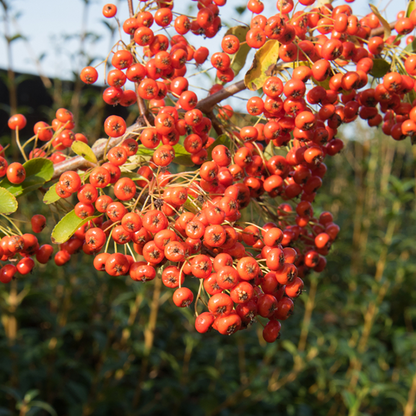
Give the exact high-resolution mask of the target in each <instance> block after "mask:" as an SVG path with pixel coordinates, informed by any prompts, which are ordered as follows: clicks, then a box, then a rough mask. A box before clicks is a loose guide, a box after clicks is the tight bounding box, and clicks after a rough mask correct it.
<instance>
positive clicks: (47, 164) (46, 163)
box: [0, 158, 54, 196]
mask: <svg viewBox="0 0 416 416" xmlns="http://www.w3.org/2000/svg"><path fill="white" fill-rule="evenodd" d="M23 167H24V168H25V171H26V179H25V180H24V181H23V182H22V183H21V184H19V185H15V184H13V183H11V182H10V181H9V180H8V179H7V178H5V179H3V180H2V181H1V182H0V186H1V187H3V188H6V189H7V190H8V191H9V192H10V193H11V194H13V195H14V196H21V195H24V194H27V193H28V192H31V191H34V190H36V189H38V188H40V187H41V186H42V185H43V184H44V183H45V182H48V181H50V180H51V179H52V176H53V172H54V169H53V163H52V162H51V161H50V160H49V159H42V158H36V159H31V160H29V161H27V162H26V163H24V164H23Z"/></svg>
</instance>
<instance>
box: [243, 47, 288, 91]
mask: <svg viewBox="0 0 416 416" xmlns="http://www.w3.org/2000/svg"><path fill="white" fill-rule="evenodd" d="M279 46H280V44H279V42H278V41H277V40H272V39H271V40H268V41H267V42H266V43H265V44H264V45H263V46H262V47H261V48H260V49H259V50H258V51H257V52H256V54H255V55H254V59H253V65H252V66H251V68H250V69H249V70H248V71H247V73H246V75H245V77H244V84H245V85H246V87H247V88H248V89H249V90H251V91H257V90H258V89H260V88H262V87H263V84H264V82H265V81H266V79H267V78H268V77H270V76H272V75H275V74H276V63H277V60H278V59H279Z"/></svg>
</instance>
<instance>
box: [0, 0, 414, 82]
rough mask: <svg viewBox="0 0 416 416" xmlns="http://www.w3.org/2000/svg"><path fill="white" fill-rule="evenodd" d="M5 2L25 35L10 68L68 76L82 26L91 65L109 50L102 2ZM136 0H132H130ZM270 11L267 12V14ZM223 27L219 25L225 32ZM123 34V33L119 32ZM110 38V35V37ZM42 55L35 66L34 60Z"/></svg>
mask: <svg viewBox="0 0 416 416" xmlns="http://www.w3.org/2000/svg"><path fill="white" fill-rule="evenodd" d="M6 1H7V2H8V4H9V7H10V9H11V10H10V13H9V18H8V26H9V36H10V35H11V36H13V35H16V34H18V33H20V34H21V35H22V36H24V37H25V39H26V40H22V39H18V40H15V41H14V42H13V43H12V65H13V69H14V70H15V71H18V72H28V73H33V74H37V73H39V70H40V71H41V72H42V73H43V74H44V75H46V76H49V77H56V76H58V77H63V78H66V79H70V78H71V77H72V71H79V70H80V69H81V68H82V67H83V65H84V63H85V60H84V62H83V58H82V56H81V57H80V56H79V50H80V40H79V33H80V32H81V31H82V28H83V27H84V28H85V30H86V31H87V32H89V33H91V35H90V37H89V38H88V39H87V41H86V43H85V44H86V51H87V52H88V55H89V56H90V57H96V58H97V59H96V60H95V61H94V64H96V63H98V62H99V61H100V60H101V59H103V58H104V57H105V56H106V54H107V53H108V51H109V47H110V42H111V36H110V31H109V29H108V27H107V26H106V25H105V23H104V22H103V21H104V20H106V21H107V23H110V24H113V23H114V19H105V18H104V17H103V16H102V13H101V10H102V8H103V5H104V4H106V3H107V2H106V1H102V0H90V1H89V3H90V5H89V6H88V8H87V14H86V15H85V14H84V13H85V12H84V11H85V7H84V4H85V1H84V0H36V1H33V0H6ZM114 3H115V4H116V5H117V7H118V13H117V15H118V16H120V19H121V21H123V20H124V19H125V18H126V17H127V14H128V10H127V1H126V0H117V1H116V2H114ZM264 3H265V4H266V8H267V9H269V10H270V12H272V10H273V8H274V5H275V2H274V1H273V0H272V1H270V0H265V1H264ZM343 3H344V2H341V1H339V0H338V1H335V2H334V3H333V4H334V6H335V5H339V4H343ZM137 4H138V2H137V0H135V1H134V5H135V6H136V5H137ZM190 4H192V5H193V6H194V10H195V4H196V3H195V2H194V1H189V0H186V1H185V0H176V5H175V10H176V7H177V6H179V7H178V8H177V9H178V11H181V12H185V13H190V12H191V11H190V10H189V5H190ZM244 4H245V2H244V1H240V0H228V2H227V4H226V6H225V7H223V8H221V15H222V18H223V20H224V21H226V22H228V23H230V24H231V25H232V26H234V25H237V24H238V23H237V22H233V21H232V20H231V19H230V17H231V16H235V17H236V18H237V19H241V20H242V21H245V22H249V20H250V18H251V13H250V12H249V11H246V12H244V13H243V14H242V15H241V16H238V14H237V13H236V12H235V7H237V6H243V5H244ZM374 4H375V5H376V6H378V7H379V9H380V10H382V9H383V8H384V7H385V6H386V5H387V9H386V12H385V13H384V15H385V16H386V17H388V18H389V19H388V20H389V21H392V20H394V18H395V15H396V14H397V12H398V11H399V10H401V9H404V8H405V7H406V4H407V2H406V1H405V0H394V1H390V3H389V4H388V2H387V1H385V0H383V1H381V2H380V5H379V4H378V2H377V0H376V1H375V2H374ZM350 5H351V6H352V7H353V8H354V10H355V12H356V13H357V14H361V15H364V14H366V13H368V12H369V11H370V10H369V6H368V1H365V0H356V1H355V2H354V3H350ZM270 14H271V13H270ZM0 16H1V22H0V51H2V53H0V68H7V65H8V60H7V54H6V53H4V52H5V51H6V42H5V39H4V34H5V22H4V10H2V7H1V6H0ZM225 30H226V28H223V31H224V32H225ZM95 35H98V36H99V37H100V39H99V40H98V41H97V42H91V40H92V39H93V37H94V36H95ZM124 37H125V38H127V35H125V36H124ZM190 37H191V38H192V40H193V41H194V43H195V44H196V45H198V44H199V45H204V46H205V45H210V49H215V50H219V47H218V41H217V40H215V41H212V40H204V39H202V38H201V37H195V36H193V35H191V36H190ZM113 41H114V42H115V41H116V38H113ZM41 57H43V58H42V59H41V60H40V62H39V65H40V66H39V65H37V64H36V60H37V59H39V58H41Z"/></svg>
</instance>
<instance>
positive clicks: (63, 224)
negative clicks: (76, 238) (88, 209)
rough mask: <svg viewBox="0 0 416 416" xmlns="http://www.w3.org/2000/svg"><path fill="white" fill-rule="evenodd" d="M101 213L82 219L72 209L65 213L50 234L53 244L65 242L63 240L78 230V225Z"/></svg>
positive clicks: (66, 239)
mask: <svg viewBox="0 0 416 416" xmlns="http://www.w3.org/2000/svg"><path fill="white" fill-rule="evenodd" d="M101 215H102V214H100V215H94V216H92V217H88V218H86V219H84V220H83V219H81V218H79V217H78V216H77V215H76V214H75V211H74V210H72V211H71V212H69V213H68V214H66V215H65V217H63V218H62V219H61V221H59V222H58V224H56V225H55V228H54V229H53V231H52V235H51V239H52V242H53V243H54V244H63V243H65V241H68V240H69V239H70V238H71V237H72V236H73V235H74V233H75V231H76V230H78V228H79V227H81V226H82V225H84V224H85V223H86V222H88V221H90V220H93V219H94V218H98V217H99V216H101Z"/></svg>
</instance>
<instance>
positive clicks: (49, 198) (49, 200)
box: [43, 183, 61, 205]
mask: <svg viewBox="0 0 416 416" xmlns="http://www.w3.org/2000/svg"><path fill="white" fill-rule="evenodd" d="M56 185H57V184H56V183H55V184H54V185H52V186H51V187H50V188H49V189H48V191H47V192H46V194H45V195H44V196H43V203H44V204H46V205H49V204H53V203H54V202H56V201H59V200H60V199H61V197H60V196H59V195H58V194H57V193H56Z"/></svg>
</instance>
